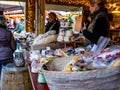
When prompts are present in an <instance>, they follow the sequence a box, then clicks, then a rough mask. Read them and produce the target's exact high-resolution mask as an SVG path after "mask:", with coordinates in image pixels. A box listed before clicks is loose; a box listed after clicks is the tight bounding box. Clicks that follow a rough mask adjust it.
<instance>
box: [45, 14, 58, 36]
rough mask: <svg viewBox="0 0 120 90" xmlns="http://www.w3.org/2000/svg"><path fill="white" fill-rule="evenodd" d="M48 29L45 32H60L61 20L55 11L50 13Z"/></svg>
mask: <svg viewBox="0 0 120 90" xmlns="http://www.w3.org/2000/svg"><path fill="white" fill-rule="evenodd" d="M45 27H46V30H45V32H48V31H51V30H55V31H56V34H58V33H59V29H60V21H59V20H58V18H57V15H56V14H55V13H54V12H50V13H49V14H48V23H47V24H46V26H45Z"/></svg>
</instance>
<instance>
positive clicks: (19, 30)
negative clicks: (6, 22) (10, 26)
mask: <svg viewBox="0 0 120 90" xmlns="http://www.w3.org/2000/svg"><path fill="white" fill-rule="evenodd" d="M23 30H24V19H20V22H19V23H18V24H17V25H16V27H15V29H14V30H13V32H17V33H20V32H21V31H23Z"/></svg>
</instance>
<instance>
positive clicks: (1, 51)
mask: <svg viewBox="0 0 120 90" xmlns="http://www.w3.org/2000/svg"><path fill="white" fill-rule="evenodd" d="M15 49H16V42H15V39H14V37H13V34H12V32H11V31H9V30H7V24H6V18H5V17H4V16H3V15H0V75H1V68H2V63H3V62H4V61H7V60H10V59H12V58H13V52H14V51H15Z"/></svg>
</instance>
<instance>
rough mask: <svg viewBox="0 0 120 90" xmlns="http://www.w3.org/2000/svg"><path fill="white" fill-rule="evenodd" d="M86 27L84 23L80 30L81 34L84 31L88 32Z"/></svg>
mask: <svg viewBox="0 0 120 90" xmlns="http://www.w3.org/2000/svg"><path fill="white" fill-rule="evenodd" d="M86 25H87V24H86V23H85V22H84V23H83V27H81V29H80V31H81V32H82V31H83V30H86Z"/></svg>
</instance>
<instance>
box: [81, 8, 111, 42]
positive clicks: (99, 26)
mask: <svg viewBox="0 0 120 90" xmlns="http://www.w3.org/2000/svg"><path fill="white" fill-rule="evenodd" d="M91 18H92V21H91V23H90V25H89V26H88V29H86V30H84V31H83V35H84V36H85V38H86V39H88V40H89V41H90V42H91V43H95V44H97V41H98V39H99V38H100V36H105V37H106V36H108V30H109V26H110V24H109V18H108V12H107V10H106V9H105V8H104V9H99V10H97V11H95V12H94V13H93V14H92V15H91Z"/></svg>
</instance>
